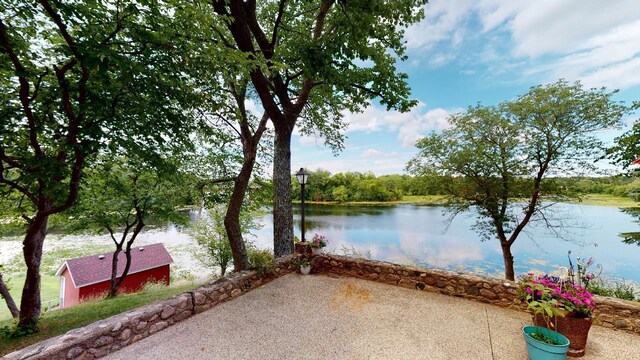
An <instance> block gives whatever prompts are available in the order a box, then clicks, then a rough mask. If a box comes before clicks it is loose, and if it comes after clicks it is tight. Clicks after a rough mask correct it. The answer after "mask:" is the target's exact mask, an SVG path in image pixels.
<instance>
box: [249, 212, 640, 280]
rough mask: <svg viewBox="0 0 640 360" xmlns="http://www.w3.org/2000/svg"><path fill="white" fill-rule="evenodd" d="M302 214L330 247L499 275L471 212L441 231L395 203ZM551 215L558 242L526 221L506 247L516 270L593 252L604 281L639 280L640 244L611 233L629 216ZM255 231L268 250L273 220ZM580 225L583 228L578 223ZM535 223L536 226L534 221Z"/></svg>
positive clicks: (495, 255)
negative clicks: (558, 225) (559, 227)
mask: <svg viewBox="0 0 640 360" xmlns="http://www.w3.org/2000/svg"><path fill="white" fill-rule="evenodd" d="M308 209H309V210H308V211H307V212H306V214H305V220H306V221H305V226H306V228H307V234H306V237H307V238H308V239H309V238H311V237H312V236H313V234H314V233H322V234H323V235H325V236H326V237H327V238H328V239H329V240H330V241H331V242H330V244H329V250H330V251H332V252H335V253H339V254H340V253H342V248H343V247H347V248H351V247H353V248H354V249H355V250H357V251H359V252H361V253H366V252H370V253H371V255H372V257H373V258H375V259H380V260H386V261H392V262H397V263H405V264H416V265H421V266H426V267H438V268H444V269H451V270H467V271H474V272H479V273H484V274H489V275H497V276H502V274H503V271H504V265H503V259H502V252H501V249H500V246H499V243H498V242H497V241H496V240H490V241H484V242H482V241H480V238H479V236H478V235H477V234H476V233H475V232H474V231H473V230H471V229H472V226H473V224H474V223H475V216H476V215H475V213H473V212H469V213H465V214H461V215H459V216H458V217H457V218H456V219H455V220H454V221H453V223H452V224H451V226H449V227H448V228H447V226H446V224H445V220H446V216H444V215H443V212H442V209H443V208H442V207H439V206H431V207H426V206H414V205H398V206H384V207H375V206H367V207H354V206H327V205H322V206H317V205H316V206H313V205H312V206H309V208H308ZM294 210H295V211H294V214H295V215H294V216H295V221H294V223H295V229H294V231H295V233H296V235H297V236H298V237H300V233H299V231H300V230H299V229H300V213H299V207H296V208H295V209H294ZM554 211H555V212H554V213H555V215H556V216H558V217H563V218H565V219H569V221H567V220H565V227H566V228H565V230H566V231H563V233H562V239H557V238H554V234H552V233H551V232H550V231H548V230H547V229H545V228H543V227H540V226H533V227H531V228H530V229H529V230H528V233H527V234H523V235H521V237H520V238H519V239H518V240H517V241H516V242H515V244H514V245H513V253H514V258H515V271H516V273H526V272H529V271H532V270H538V271H545V272H548V271H553V270H555V269H557V267H559V266H567V251H568V250H571V251H572V254H573V256H581V257H589V256H593V257H594V258H595V259H596V261H597V262H598V263H601V264H602V265H603V266H604V269H605V275H606V276H607V277H610V278H617V279H627V280H632V281H635V282H640V247H638V246H636V245H627V244H623V243H622V242H621V240H620V238H619V237H618V236H617V234H618V232H620V231H624V230H628V229H633V228H634V227H635V226H636V225H634V219H633V218H632V217H631V216H629V215H627V214H624V213H622V212H620V211H619V210H618V209H617V208H612V207H603V206H589V205H577V204H560V205H557V208H556V209H555V210H554ZM261 221H262V222H263V224H264V225H265V226H264V227H263V228H262V229H261V230H260V231H258V232H256V235H257V239H256V244H257V245H258V246H261V247H268V248H270V247H272V246H273V244H272V239H273V235H272V231H273V227H272V224H271V222H272V218H271V215H270V214H269V215H266V216H264V217H263V218H262V219H261ZM585 224H586V225H585ZM534 225H535V224H534Z"/></svg>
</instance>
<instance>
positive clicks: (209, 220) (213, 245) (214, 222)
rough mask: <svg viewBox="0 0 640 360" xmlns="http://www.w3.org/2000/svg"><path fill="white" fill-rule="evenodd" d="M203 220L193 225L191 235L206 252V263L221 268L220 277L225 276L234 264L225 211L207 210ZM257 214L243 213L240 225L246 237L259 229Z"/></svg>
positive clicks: (218, 208) (216, 208) (218, 209)
mask: <svg viewBox="0 0 640 360" xmlns="http://www.w3.org/2000/svg"><path fill="white" fill-rule="evenodd" d="M205 211H206V213H205V215H204V216H203V218H202V219H200V220H198V221H196V222H194V223H193V224H192V225H191V233H192V235H193V236H194V238H195V239H196V241H197V242H198V244H199V245H200V246H201V247H202V248H203V249H205V250H206V252H207V257H206V263H207V264H208V265H210V266H213V267H219V268H220V276H224V275H225V273H226V272H227V268H228V267H229V265H232V264H233V256H232V253H231V245H230V244H229V238H228V236H227V232H226V230H225V225H224V216H225V214H224V209H223V208H222V207H220V206H214V207H213V208H210V209H207V210H205ZM255 219H256V216H255V212H250V211H246V210H245V211H242V212H241V215H240V225H241V229H242V232H243V233H244V234H245V235H250V233H249V231H250V230H252V229H259V228H260V224H259V223H258V222H257V221H256V220H255Z"/></svg>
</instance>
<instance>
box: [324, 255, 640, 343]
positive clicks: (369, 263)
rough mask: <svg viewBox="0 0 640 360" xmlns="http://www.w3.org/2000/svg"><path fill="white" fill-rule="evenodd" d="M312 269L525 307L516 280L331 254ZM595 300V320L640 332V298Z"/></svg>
mask: <svg viewBox="0 0 640 360" xmlns="http://www.w3.org/2000/svg"><path fill="white" fill-rule="evenodd" d="M312 271H313V272H314V273H320V274H328V275H331V274H333V275H338V276H349V277H355V278H360V279H366V280H371V281H377V282H382V283H386V284H391V285H396V286H401V287H405V288H408V289H418V290H421V291H431V292H437V293H440V294H444V295H450V296H457V297H461V298H465V299H470V300H475V301H480V302H483V303H487V304H492V305H496V306H500V307H507V308H512V309H516V310H522V311H525V310H526V305H525V304H523V303H522V302H521V301H520V300H519V299H518V298H517V297H516V295H515V290H516V287H517V284H515V283H513V282H510V281H506V280H501V279H495V278H488V277H481V276H476V275H471V274H466V273H456V272H450V271H444V270H436V269H422V268H418V267H412V266H403V265H397V264H393V263H388V262H382V261H374V260H367V259H357V258H350V257H345V256H338V255H329V254H322V255H318V256H316V257H315V263H314V265H313V270H312ZM595 300H596V304H597V306H596V311H595V312H594V324H596V325H600V326H604V327H607V328H612V329H616V330H622V331H625V332H628V333H631V334H636V335H640V302H635V301H626V300H620V299H615V298H609V297H602V296H596V297H595Z"/></svg>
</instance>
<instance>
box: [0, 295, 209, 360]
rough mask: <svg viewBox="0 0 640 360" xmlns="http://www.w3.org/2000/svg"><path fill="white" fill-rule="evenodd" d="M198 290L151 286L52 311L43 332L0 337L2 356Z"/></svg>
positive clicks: (1, 323)
mask: <svg viewBox="0 0 640 360" xmlns="http://www.w3.org/2000/svg"><path fill="white" fill-rule="evenodd" d="M195 287H197V285H195V284H193V283H189V284H182V285H177V286H171V287H169V288H167V287H163V286H152V287H150V288H149V289H148V290H145V291H143V292H139V293H136V294H127V295H120V296H118V297H117V298H115V299H103V300H95V301H91V302H86V303H83V304H80V305H77V306H74V307H71V308H68V309H62V310H57V311H51V312H47V313H45V314H44V315H43V316H42V317H41V318H40V332H39V333H37V334H32V335H29V336H25V337H20V338H6V337H2V335H0V356H2V355H6V354H8V353H10V352H12V351H15V350H18V349H21V348H24V347H27V346H29V345H31V344H35V343H37V342H40V341H42V340H45V339H48V338H50V337H54V336H57V335H61V334H64V333H66V332H67V331H69V330H72V329H75V328H79V327H82V326H85V325H88V324H90V323H92V322H95V321H97V320H101V319H105V318H108V317H110V316H113V315H116V314H119V313H122V312H125V311H128V310H131V309H134V308H137V307H140V306H142V305H145V304H148V303H151V302H154V301H156V300H161V299H166V298H169V297H172V296H174V295H177V294H181V293H183V292H186V291H189V290H192V289H194V288H195ZM5 326H6V327H9V328H12V327H14V326H15V325H14V322H13V320H4V321H0V328H3V327H5Z"/></svg>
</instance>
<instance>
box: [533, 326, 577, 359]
mask: <svg viewBox="0 0 640 360" xmlns="http://www.w3.org/2000/svg"><path fill="white" fill-rule="evenodd" d="M538 330H541V331H542V332H543V333H544V334H549V333H551V337H552V338H553V339H558V342H559V343H560V345H551V344H547V343H543V342H541V341H538V340H536V339H534V338H532V337H531V335H530V334H532V333H535V332H536V331H538ZM522 332H523V334H524V341H525V342H526V343H527V352H528V353H529V360H566V359H567V351H569V339H567V338H566V337H565V336H564V335H562V334H560V333H557V332H555V331H553V330H549V329H547V328H544V327H540V326H525V327H523V328H522Z"/></svg>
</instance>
